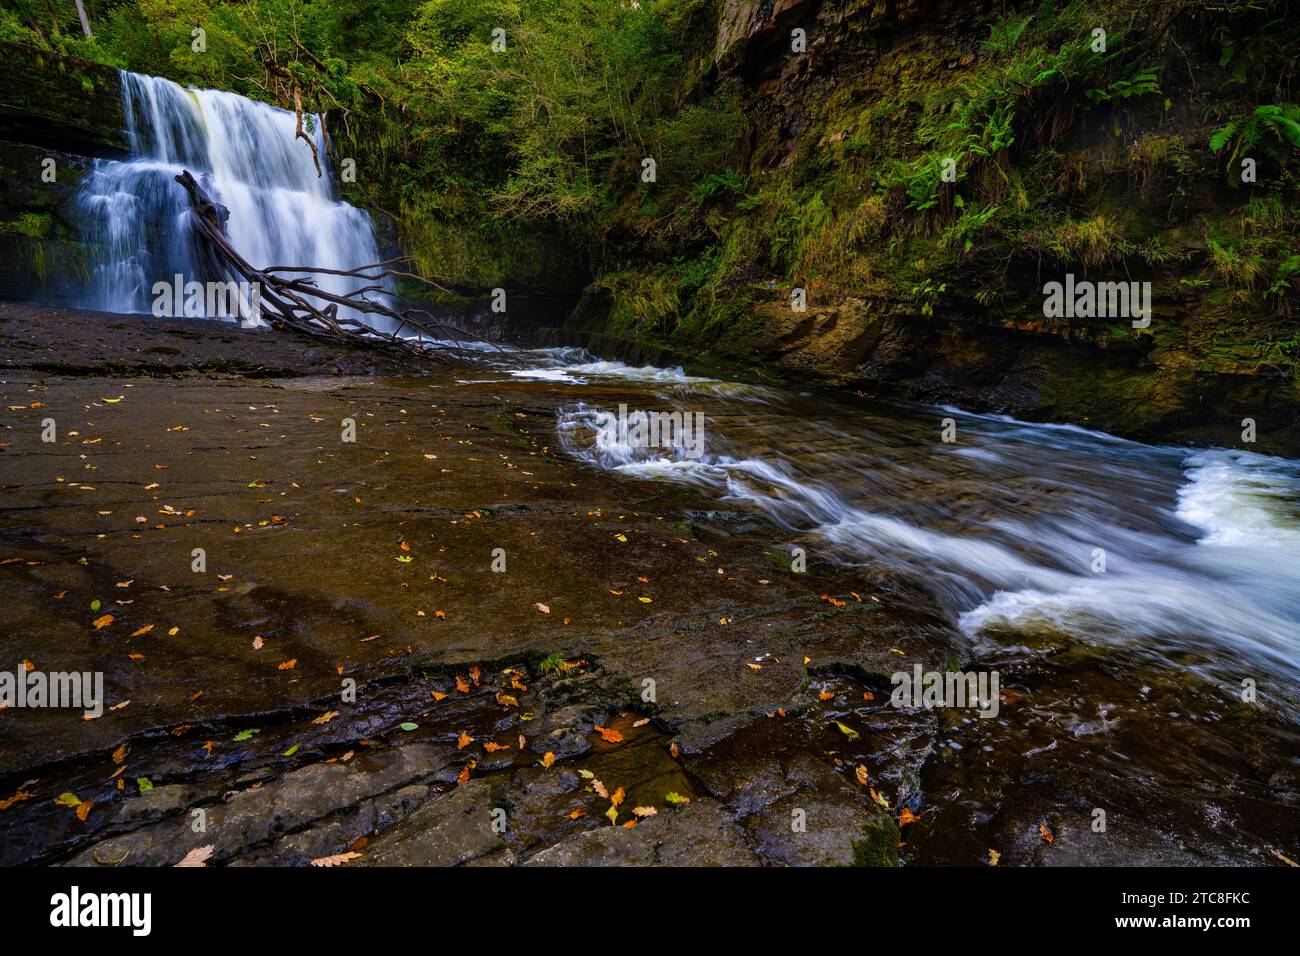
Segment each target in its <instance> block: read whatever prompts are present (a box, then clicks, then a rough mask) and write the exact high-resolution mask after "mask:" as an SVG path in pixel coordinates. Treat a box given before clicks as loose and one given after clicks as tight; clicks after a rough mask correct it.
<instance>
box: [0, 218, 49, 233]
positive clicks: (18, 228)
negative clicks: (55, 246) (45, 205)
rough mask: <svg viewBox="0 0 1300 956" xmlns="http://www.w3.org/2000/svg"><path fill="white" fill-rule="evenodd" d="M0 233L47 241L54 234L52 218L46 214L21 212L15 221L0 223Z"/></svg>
mask: <svg viewBox="0 0 1300 956" xmlns="http://www.w3.org/2000/svg"><path fill="white" fill-rule="evenodd" d="M0 233H7V234H9V235H15V236H27V237H28V238H31V239H48V238H50V236H51V235H52V234H53V233H54V217H53V216H51V215H50V214H49V213H47V212H23V213H19V214H18V218H17V219H11V220H9V221H8V222H0Z"/></svg>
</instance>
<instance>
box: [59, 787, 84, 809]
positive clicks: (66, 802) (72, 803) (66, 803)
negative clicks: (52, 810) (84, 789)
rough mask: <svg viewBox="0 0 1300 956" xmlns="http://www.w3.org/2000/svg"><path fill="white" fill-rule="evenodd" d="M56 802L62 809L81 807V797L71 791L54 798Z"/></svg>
mask: <svg viewBox="0 0 1300 956" xmlns="http://www.w3.org/2000/svg"><path fill="white" fill-rule="evenodd" d="M54 802H55V803H57V804H58V805H59V806H61V807H79V806H81V797H79V796H77V795H76V794H75V793H73V792H72V791H71V790H65V791H63V793H61V794H59V795H58V796H57V797H55V798H54Z"/></svg>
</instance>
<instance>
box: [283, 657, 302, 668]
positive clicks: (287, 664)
mask: <svg viewBox="0 0 1300 956" xmlns="http://www.w3.org/2000/svg"><path fill="white" fill-rule="evenodd" d="M297 666H298V658H296V657H291V658H289V659H288V660H287V661H285V662H284V663H282V664H281V665H280V670H282V671H291V670H293V669H294V668H295V667H297Z"/></svg>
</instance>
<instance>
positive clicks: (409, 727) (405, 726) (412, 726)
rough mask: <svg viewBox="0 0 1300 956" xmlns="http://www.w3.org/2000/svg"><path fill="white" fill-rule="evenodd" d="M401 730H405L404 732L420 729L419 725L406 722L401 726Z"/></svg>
mask: <svg viewBox="0 0 1300 956" xmlns="http://www.w3.org/2000/svg"><path fill="white" fill-rule="evenodd" d="M402 729H403V730H406V731H411V730H419V729H420V725H419V724H413V723H411V722H410V721H409V720H408V721H407V722H406V723H404V724H402Z"/></svg>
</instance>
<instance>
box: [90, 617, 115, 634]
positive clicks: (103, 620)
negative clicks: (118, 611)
mask: <svg viewBox="0 0 1300 956" xmlns="http://www.w3.org/2000/svg"><path fill="white" fill-rule="evenodd" d="M112 623H113V615H111V614H105V615H103V616H102V617H97V618H95V621H94V624H95V630H97V631H98V630H99V629H100V628H101V627H108V625H110V624H112Z"/></svg>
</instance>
